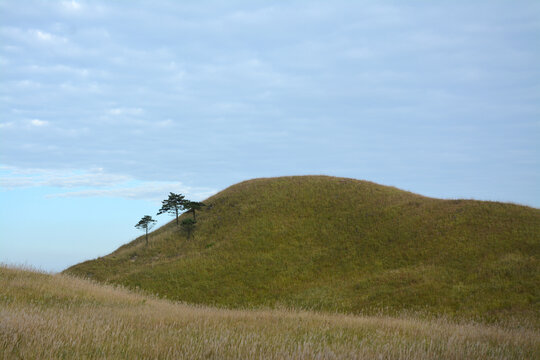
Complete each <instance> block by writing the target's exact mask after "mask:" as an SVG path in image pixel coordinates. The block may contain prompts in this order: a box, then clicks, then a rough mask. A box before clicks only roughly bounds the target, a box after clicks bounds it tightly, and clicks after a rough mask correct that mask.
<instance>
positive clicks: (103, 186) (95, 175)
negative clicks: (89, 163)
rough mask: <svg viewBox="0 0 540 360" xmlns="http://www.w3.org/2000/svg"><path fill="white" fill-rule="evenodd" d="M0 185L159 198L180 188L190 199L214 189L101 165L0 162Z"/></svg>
mask: <svg viewBox="0 0 540 360" xmlns="http://www.w3.org/2000/svg"><path fill="white" fill-rule="evenodd" d="M0 187H2V188H4V189H8V190H9V189H15V188H24V187H26V188H28V187H53V188H65V189H70V188H73V189H78V190H76V191H69V192H60V193H55V194H50V195H48V197H50V198H58V197H62V198H67V197H94V196H107V197H120V198H126V199H146V200H155V201H159V200H162V199H163V197H164V196H166V195H167V194H168V193H169V192H180V193H182V194H185V195H186V196H187V197H188V198H191V199H193V200H202V199H204V198H206V197H208V196H210V195H212V194H214V193H215V190H214V189H210V188H203V187H190V186H186V185H183V184H182V183H181V182H171V181H139V180H135V179H134V178H132V177H130V176H126V175H121V174H110V173H107V172H105V171H104V170H103V169H102V168H95V169H89V170H50V169H20V168H14V167H10V166H0Z"/></svg>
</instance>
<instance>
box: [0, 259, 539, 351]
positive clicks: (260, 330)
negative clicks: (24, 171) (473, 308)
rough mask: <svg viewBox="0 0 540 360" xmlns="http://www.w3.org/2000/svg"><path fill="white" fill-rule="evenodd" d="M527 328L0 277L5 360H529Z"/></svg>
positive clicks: (533, 336)
mask: <svg viewBox="0 0 540 360" xmlns="http://www.w3.org/2000/svg"><path fill="white" fill-rule="evenodd" d="M539 357H540V333H539V331H538V330H537V329H535V328H534V326H533V325H527V324H526V323H522V324H520V325H516V324H513V325H512V326H505V325H484V324H480V323H462V324H458V323H455V322H452V321H449V320H445V319H435V320H431V321H428V320H420V319H415V318H412V317H397V318H391V317H383V316H380V317H377V316H347V315H339V314H322V313H313V312H299V311H293V310H225V309H217V308H210V307H202V306H191V305H186V304H181V303H174V302H170V301H166V300H160V299H157V298H155V297H152V296H147V295H143V294H140V293H136V292H132V291H128V290H125V289H122V288H119V287H113V286H107V285H100V284H97V283H93V282H90V281H87V280H82V279H77V278H73V277H69V276H65V275H48V274H43V273H37V272H32V271H27V270H22V269H13V268H8V267H4V266H2V267H0V358H3V359H51V358H66V359H74V358H76V359H93V358H107V359H114V358H152V359H153V358H156V359H441V358H445V359H527V358H530V359H534V358H539Z"/></svg>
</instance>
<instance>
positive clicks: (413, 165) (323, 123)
mask: <svg viewBox="0 0 540 360" xmlns="http://www.w3.org/2000/svg"><path fill="white" fill-rule="evenodd" d="M539 14H540V3H539V2H537V1H520V2H513V1H508V2H497V1H485V2H483V1H472V2H471V1H466V2H465V1H463V2H461V1H448V2H443V1H436V2H432V1H412V2H401V1H396V2H378V1H377V2H375V1H373V2H366V1H356V2H352V1H332V2H328V1H320V2H316V1H293V2H275V3H273V2H252V1H207V2H187V1H178V2H177V1H171V2H165V1H148V2H142V1H141V2H136V1H130V2H114V3H113V2H109V1H92V2H85V1H1V2H0V16H1V26H0V44H1V52H0V68H1V73H0V74H1V83H2V86H1V87H0V115H1V118H0V139H1V144H0V164H2V165H3V166H4V172H3V178H2V185H3V186H5V185H6V184H8V185H9V186H16V185H17V183H19V185H21V186H22V185H25V186H29V182H30V183H32V181H34V180H33V179H35V177H31V178H30V179H29V178H26V179H22V178H21V177H20V175H17V173H20V172H21V171H24V170H25V169H41V170H42V171H43V172H44V173H50V172H51V171H53V172H56V173H58V172H66V174H71V175H73V174H75V175H76V174H90V179H89V180H88V179H87V180H88V181H91V180H92V179H94V180H98V181H100V182H101V183H100V184H99V186H96V187H95V188H96V189H97V188H103V187H105V188H107V186H108V185H110V187H114V186H116V185H117V184H118V183H119V182H120V183H122V182H123V181H127V182H129V181H142V182H146V181H149V182H162V183H165V184H167V183H175V184H176V183H178V182H182V183H184V184H186V186H191V187H193V186H200V187H202V188H204V189H206V190H204V189H203V190H202V192H201V194H202V193H204V192H205V191H207V189H216V190H218V189H222V188H223V187H225V186H228V185H230V184H232V183H235V182H237V181H241V180H245V179H249V178H253V177H260V176H276V175H286V174H313V173H314V174H321V173H323V174H331V175H338V176H349V177H355V178H361V179H367V180H372V181H377V182H381V183H384V184H391V185H395V186H398V187H401V188H406V189H409V190H413V191H416V192H421V193H423V194H427V195H433V196H440V197H456V196H457V197H475V198H480V199H496V200H506V201H515V202H520V203H525V204H529V205H534V206H540V194H539V191H538V189H537V188H538V184H539V183H540V174H539V173H540V170H539V169H540V163H539V159H540V149H539V139H540V120H539V119H540V85H539V84H540V67H539V66H538V64H539V63H540V49H539V48H540V46H539V42H538V39H540V15H539ZM6 169H7V170H6ZM95 169H100V170H99V175H98V176H97V177H96V170H95ZM92 174H93V175H92ZM71 175H70V176H68V178H69V179H67V180H66V181H73V179H72V176H71ZM17 176H19V178H17ZM92 176H93V178H92ZM37 178H38V179H37V180H36V181H37V182H35V183H34V185H35V186H42V185H43V176H41V175H40V176H38V177H37ZM49 180H50V179H49ZM55 180H56V181H61V180H62V176H57V177H56V178H55ZM79 180H80V179H79ZM40 181H41V183H40ZM104 181H105V182H106V181H110V184H108V185H107V184H104V183H103V182H104ZM154 184H155V183H154ZM94 185H95V184H94ZM61 186H63V185H61ZM81 186H91V187H92V186H93V185H92V184H86V185H81ZM137 186H138V185H137ZM96 189H94V190H95V191H94V190H92V189H83V190H80V191H79V192H78V193H77V192H76V193H75V194H76V195H81V196H83V195H84V196H88V195H102V194H103V192H100V191H101V190H100V191H98V190H96ZM107 189H109V188H107ZM120 196H123V195H121V194H120ZM141 196H144V194H141Z"/></svg>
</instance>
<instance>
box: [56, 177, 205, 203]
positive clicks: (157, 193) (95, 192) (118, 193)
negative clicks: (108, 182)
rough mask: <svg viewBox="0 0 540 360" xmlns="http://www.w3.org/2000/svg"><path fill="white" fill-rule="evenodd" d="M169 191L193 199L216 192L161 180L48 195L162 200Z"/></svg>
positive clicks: (199, 198) (203, 197)
mask: <svg viewBox="0 0 540 360" xmlns="http://www.w3.org/2000/svg"><path fill="white" fill-rule="evenodd" d="M169 192H176V193H181V194H184V195H185V196H186V197H187V198H190V199H193V200H203V199H205V198H207V197H208V196H210V195H212V194H214V193H215V191H214V190H212V189H203V188H192V187H188V186H184V185H183V184H182V183H180V182H161V181H150V182H144V183H142V184H140V185H135V186H129V185H126V184H122V185H120V186H118V187H115V188H112V189H111V188H109V189H90V190H81V191H71V192H65V193H58V194H51V195H48V197H50V198H58V197H60V198H68V197H96V196H97V197H103V196H105V197H117V198H125V199H146V200H153V201H160V200H162V199H163V198H164V197H166V196H167V194H168V193H169Z"/></svg>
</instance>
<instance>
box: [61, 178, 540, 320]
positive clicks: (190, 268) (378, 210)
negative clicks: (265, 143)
mask: <svg viewBox="0 0 540 360" xmlns="http://www.w3.org/2000/svg"><path fill="white" fill-rule="evenodd" d="M205 203H206V204H207V206H206V207H205V208H204V210H203V211H201V212H200V213H199V215H198V216H197V226H196V229H195V232H194V235H193V236H192V237H191V239H189V240H188V239H187V237H186V234H185V233H183V232H182V231H181V229H179V228H178V227H177V226H176V225H175V222H174V221H172V222H171V223H169V224H167V225H165V226H163V227H161V228H160V229H157V230H156V231H154V232H153V233H152V234H151V235H150V241H149V246H145V241H144V238H143V237H141V238H139V239H136V240H135V241H133V242H131V243H129V244H126V245H124V246H122V247H120V248H119V249H118V250H117V251H115V252H113V253H112V254H110V255H107V256H104V257H102V258H99V259H95V260H91V261H87V262H84V263H81V264H78V265H75V266H73V267H71V268H70V269H68V270H66V273H68V274H73V275H77V276H81V277H89V278H92V279H94V280H97V281H102V282H109V283H117V284H121V285H124V286H127V287H130V288H137V287H138V288H141V289H145V290H146V291H148V292H150V293H153V294H158V295H159V296H160V297H166V298H168V299H173V300H179V301H184V302H188V303H197V304H206V305H210V306H220V307H227V308H246V307H248V308H251V307H268V308H282V307H286V308H296V309H309V310H316V311H326V312H340V313H350V314H380V313H381V311H384V313H385V314H386V315H389V316H394V315H396V314H402V313H403V312H404V311H406V312H424V313H425V312H427V313H430V314H432V315H434V316H441V315H444V316H446V317H452V318H454V319H459V320H481V321H483V322H485V321H493V322H500V321H506V320H514V319H516V318H518V317H519V318H523V319H534V320H535V321H536V322H537V325H538V326H540V286H538V284H540V263H539V259H540V210H539V209H534V208H530V207H526V206H519V205H515V204H505V203H496V202H488V201H474V200H440V199H432V198H427V197H424V196H420V195H416V194H412V193H410V192H406V191H402V190H399V189H396V188H393V187H388V186H381V185H378V184H374V183H370V182H367V181H359V180H354V179H345V178H335V177H328V176H295V177H282V178H270V179H255V180H250V181H245V182H242V183H239V184H236V185H234V186H231V187H229V188H228V189H225V190H223V191H222V192H220V193H218V194H216V195H214V196H212V197H211V198H209V199H207V200H205ZM156 211H157V209H156ZM189 216H191V214H184V215H183V217H189Z"/></svg>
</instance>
